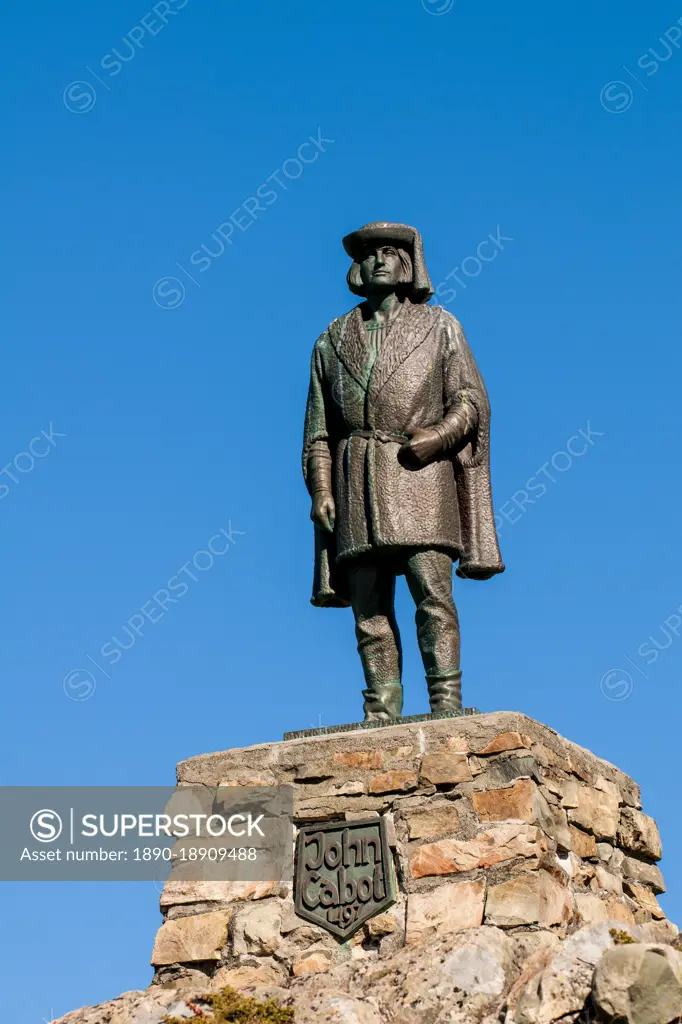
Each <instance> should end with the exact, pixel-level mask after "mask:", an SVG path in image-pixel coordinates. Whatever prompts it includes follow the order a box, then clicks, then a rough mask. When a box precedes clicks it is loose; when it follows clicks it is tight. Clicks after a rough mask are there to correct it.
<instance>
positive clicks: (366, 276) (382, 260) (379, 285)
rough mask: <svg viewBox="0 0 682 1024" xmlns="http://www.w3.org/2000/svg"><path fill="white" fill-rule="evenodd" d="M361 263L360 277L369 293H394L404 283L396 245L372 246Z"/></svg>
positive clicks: (366, 250) (365, 252) (367, 249)
mask: <svg viewBox="0 0 682 1024" xmlns="http://www.w3.org/2000/svg"><path fill="white" fill-rule="evenodd" d="M359 262H360V277H361V278H362V283H363V285H364V286H365V290H366V291H368V292H376V291H394V290H395V288H396V286H397V285H399V284H400V283H401V282H402V281H403V267H402V263H401V262H400V257H399V255H398V250H397V248H396V247H395V246H394V245H374V244H370V245H368V246H367V247H366V249H365V250H364V252H363V253H362V254H361V259H360V261H359Z"/></svg>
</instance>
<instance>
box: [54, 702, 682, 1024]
mask: <svg viewBox="0 0 682 1024" xmlns="http://www.w3.org/2000/svg"><path fill="white" fill-rule="evenodd" d="M178 781H179V783H181V784H203V785H206V786H208V787H213V786H219V785H231V786H248V785H263V786H273V785H280V784H286V785H291V786H293V788H294V821H295V825H296V826H297V827H298V826H300V825H302V824H314V823H315V822H339V824H340V825H342V824H343V823H344V822H346V821H349V820H354V819H363V818H367V819H371V818H376V817H377V816H379V815H380V816H382V817H383V818H384V820H385V822H386V826H387V835H388V839H389V847H390V857H391V859H392V862H393V870H394V873H395V882H396V893H397V900H396V903H395V904H394V905H393V906H390V907H389V908H388V909H386V908H385V907H383V908H382V912H380V913H377V915H376V916H375V917H373V918H370V919H369V920H368V921H366V922H365V924H364V925H363V926H362V928H360V929H359V930H358V931H356V932H355V933H354V934H352V935H350V936H348V937H347V938H346V939H345V940H343V939H339V938H336V937H335V936H333V935H331V934H330V933H329V932H328V931H326V930H325V929H324V928H322V927H321V926H319V925H318V924H314V923H312V922H311V921H307V920H302V919H301V918H300V917H298V916H297V915H296V913H295V907H294V902H293V898H292V885H291V883H285V882H268V881H265V882H201V881H197V882H187V881H185V882H174V883H168V884H167V885H166V887H165V889H164V892H163V895H162V897H161V910H162V912H163V914H164V923H163V924H162V926H161V928H160V930H159V933H158V936H157V940H156V944H155V947H154V953H153V956H152V963H153V964H154V966H155V968H156V974H155V978H154V981H153V983H152V985H151V986H150V988H149V989H147V990H146V991H145V992H129V993H125V994H124V995H123V996H121V997H120V998H119V999H116V1000H113V1001H111V1002H109V1003H105V1004H102V1005H101V1006H99V1007H91V1008H87V1009H83V1010H77V1011H75V1012H74V1013H71V1014H68V1015H67V1016H66V1017H64V1018H62V1022H61V1024H161V1022H162V1020H163V1017H164V1015H169V1016H183V1015H184V1016H187V1017H190V1016H191V1010H190V1009H189V1007H188V1006H187V1005H186V1003H185V1000H190V1001H191V1000H196V999H197V998H198V997H199V996H200V995H201V994H202V993H206V992H210V991H217V990H219V989H220V988H222V987H224V986H226V985H230V986H232V987H234V988H237V989H239V990H240V991H244V992H247V993H249V994H253V995H256V996H258V997H259V998H266V997H268V996H273V997H275V998H277V999H279V1000H280V1001H281V1002H282V1003H283V1004H284V1005H287V1006H291V1007H293V1009H294V1011H295V1019H296V1022H297V1024H313V1022H318V1024H558V1022H560V1024H592V1022H594V1021H598V1022H599V1024H616V1022H618V1024H671V1022H673V1021H675V1020H676V1019H677V1018H678V1017H682V953H679V952H678V951H677V949H676V948H675V947H674V945H673V943H674V942H675V941H676V938H677V928H676V927H675V926H674V925H672V924H670V922H668V921H667V920H666V919H665V914H664V910H663V909H662V908H661V906H660V905H659V903H658V901H657V899H656V897H657V895H658V894H660V893H661V892H664V891H665V885H664V882H663V876H662V874H661V872H660V870H659V868H658V867H657V865H656V863H655V862H656V861H657V860H659V859H660V857H661V843H660V838H659V835H658V830H657V828H656V823H655V822H654V821H653V819H652V818H650V817H648V816H647V815H646V814H645V813H644V812H643V811H642V810H641V803H640V795H639V789H638V787H637V785H636V784H635V783H634V782H633V781H632V779H630V778H628V776H627V775H624V774H623V773H622V772H620V771H619V770H618V769H617V768H615V767H614V766H613V765H611V764H609V763H608V762H606V761H603V760H601V759H600V758H598V757H596V756H595V755H594V754H592V753H591V752H590V751H588V750H584V749H583V748H581V747H578V746H577V745H576V744H574V743H571V742H570V741H568V740H565V739H563V738H562V737H561V736H559V735H557V733H555V732H554V731H553V730H552V729H549V728H548V727H547V726H544V725H542V724H541V723H538V722H534V721H533V720H532V719H530V718H527V717H526V716H525V715H521V714H518V713H514V712H496V713H491V714H484V715H474V716H471V717H462V718H455V719H442V720H436V721H431V722H423V723H419V724H416V723H415V724H408V725H400V726H390V727H387V728H382V729H375V730H369V731H358V732H348V733H343V734H336V735H329V736H318V737H312V738H303V739H300V740H292V741H288V742H285V743H266V744H260V745H258V746H255V747H248V748H245V749H242V750H232V751H224V752H222V753H216V754H206V755H202V756H200V757H195V758H192V759H190V760H189V761H185V762H183V763H181V764H180V765H179V766H178Z"/></svg>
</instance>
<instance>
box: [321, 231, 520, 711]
mask: <svg viewBox="0 0 682 1024" xmlns="http://www.w3.org/2000/svg"><path fill="white" fill-rule="evenodd" d="M343 244H344V247H345V249H346V252H347V253H348V255H349V256H350V257H351V259H352V261H353V262H352V264H351V268H350V270H349V272H348V278H347V280H348V286H349V288H350V290H351V291H352V292H354V293H355V294H356V295H360V296H362V298H363V301H362V302H361V303H360V304H359V305H358V306H356V307H355V308H354V309H352V310H351V311H350V312H349V313H346V314H345V315H344V316H341V317H339V318H338V319H337V320H335V321H334V322H333V323H332V324H330V326H329V327H328V328H327V330H325V331H324V332H323V333H322V334H321V335H320V337H319V338H318V340H317V343H316V345H315V348H314V350H313V357H312V363H311V373H310V387H309V391H308V403H307V408H306V418H305V431H304V442H303V473H304V476H305V481H306V485H307V487H308V490H309V492H310V495H311V498H312V512H311V518H312V519H313V522H314V523H315V568H314V582H313V594H312V603H313V604H314V605H317V606H320V607H337V608H338V607H349V606H350V607H352V609H353V614H354V617H355V633H356V638H357V642H358V650H359V653H360V657H361V660H362V667H363V671H364V676H365V683H366V688H365V690H364V691H363V692H364V698H365V702H364V711H365V720H366V721H376V720H392V719H396V718H399V717H400V715H401V712H402V703H403V691H402V649H401V643H400V634H399V631H398V625H397V622H396V617H395V609H394V597H395V582H396V577H397V576H401V575H403V576H405V579H406V581H407V584H408V587H409V590H410V593H411V595H412V598H413V599H414V602H415V605H416V623H417V638H418V641H419V647H420V650H421V655H422V660H423V663H424V668H425V671H426V682H427V686H428V691H429V702H430V705H431V710H432V711H433V712H451V711H459V710H460V709H461V707H462V698H461V682H460V679H461V669H460V636H459V621H458V617H457V610H456V608H455V605H454V602H453V599H452V567H453V563H458V565H457V575H458V576H460V577H462V578H463V579H470V580H486V579H490V577H492V576H494V575H496V574H497V573H501V572H503V570H504V565H503V563H502V558H501V556H500V550H499V545H498V540H497V532H496V529H495V516H494V513H493V506H492V495H491V487H490V451H489V443H490V405H489V402H488V395H487V393H486V389H485V385H484V383H483V379H482V377H481V374H480V373H479V370H478V367H477V366H476V362H475V360H474V357H473V355H472V353H471V350H470V348H469V345H468V343H467V340H466V337H465V335H464V331H463V330H462V328H461V326H460V324H459V323H458V321H457V320H456V319H455V317H454V316H452V314H451V313H449V312H448V311H447V310H446V309H443V308H441V307H440V306H435V305H428V304H427V303H428V300H429V299H430V298H431V296H432V295H433V288H432V286H431V281H430V279H429V275H428V272H427V269H426V264H425V261H424V254H423V248H422V239H421V235H420V234H419V232H418V231H417V230H416V229H415V228H413V227H410V226H409V225H407V224H396V223H389V222H377V223H374V224H367V225H365V226H364V227H363V228H360V229H359V230H358V231H354V232H353V233H352V234H350V235H347V236H346V237H345V238H344V240H343Z"/></svg>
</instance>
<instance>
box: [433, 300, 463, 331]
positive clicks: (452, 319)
mask: <svg viewBox="0 0 682 1024" xmlns="http://www.w3.org/2000/svg"><path fill="white" fill-rule="evenodd" d="M427 308H428V309H433V310H434V311H436V312H437V313H438V315H439V317H440V323H441V326H443V327H445V328H446V329H448V330H451V331H461V330H462V325H461V323H460V322H459V320H458V319H457V317H456V316H453V315H452V313H450V312H449V310H447V309H446V308H445V306H431V305H429V306H428V307H427Z"/></svg>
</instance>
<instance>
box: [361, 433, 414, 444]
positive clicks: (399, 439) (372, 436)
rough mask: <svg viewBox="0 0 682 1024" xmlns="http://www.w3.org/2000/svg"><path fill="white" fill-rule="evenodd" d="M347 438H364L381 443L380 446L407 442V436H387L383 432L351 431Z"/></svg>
mask: <svg viewBox="0 0 682 1024" xmlns="http://www.w3.org/2000/svg"><path fill="white" fill-rule="evenodd" d="M348 437H349V438H350V437H364V438H365V439H366V440H368V441H381V442H382V444H391V443H392V444H405V442H406V441H409V438H408V436H407V434H388V433H386V431H385V430H351V432H350V434H349V435H348Z"/></svg>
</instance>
